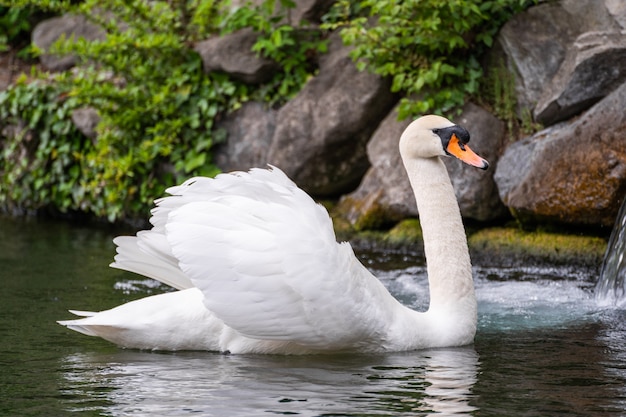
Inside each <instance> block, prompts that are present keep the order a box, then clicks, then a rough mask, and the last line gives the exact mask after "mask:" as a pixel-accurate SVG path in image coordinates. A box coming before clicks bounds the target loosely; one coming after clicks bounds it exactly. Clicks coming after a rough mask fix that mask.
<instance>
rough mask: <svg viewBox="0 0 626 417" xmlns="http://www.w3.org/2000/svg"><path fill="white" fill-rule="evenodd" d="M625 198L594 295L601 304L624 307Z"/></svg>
mask: <svg viewBox="0 0 626 417" xmlns="http://www.w3.org/2000/svg"><path fill="white" fill-rule="evenodd" d="M625 255H626V199H624V202H623V203H622V207H621V208H620V210H619V214H618V215H617V219H616V220H615V226H613V231H612V232H611V237H610V238H609V245H608V247H607V249H606V253H605V254H604V261H603V262H602V270H601V272H600V279H599V280H598V283H597V284H596V289H595V297H596V301H597V302H598V304H599V305H601V306H606V307H608V306H615V307H618V308H626V260H625V259H624V257H625Z"/></svg>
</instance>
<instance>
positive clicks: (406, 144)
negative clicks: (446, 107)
mask: <svg viewBox="0 0 626 417" xmlns="http://www.w3.org/2000/svg"><path fill="white" fill-rule="evenodd" d="M469 140H470V135H469V133H468V131H467V130H465V129H464V128H462V127H461V126H459V125H455V124H454V123H452V122H451V121H450V120H448V119H446V118H445V117H441V116H435V115H428V116H422V117H420V118H419V119H416V120H414V121H413V122H412V123H411V124H410V125H409V126H407V128H406V129H405V130H404V132H403V133H402V136H401V137H400V154H401V155H402V158H404V159H406V158H409V159H410V158H433V157H436V156H446V155H452V156H455V157H457V158H459V159H460V160H461V161H463V162H465V163H466V164H469V165H472V166H475V167H478V168H481V169H487V168H489V163H488V162H487V161H486V160H484V159H483V158H481V157H480V156H478V155H476V153H474V151H472V150H471V149H470V148H469V146H467V142H469Z"/></svg>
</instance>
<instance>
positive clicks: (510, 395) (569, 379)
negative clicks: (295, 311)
mask: <svg viewBox="0 0 626 417" xmlns="http://www.w3.org/2000/svg"><path fill="white" fill-rule="evenodd" d="M115 234H116V233H115V232H113V231H110V230H108V229H102V228H100V229H98V228H93V227H91V228H90V227H80V226H71V225H68V224H65V223H59V222H45V221H40V220H34V219H30V220H7V219H2V218H0V282H1V283H2V291H0V319H1V320H0V416H64V415H81V416H100V415H102V416H130V415H132V416H151V417H153V416H188V415H197V416H220V417H221V416H268V415H298V416H430V415H442V416H456V415H471V416H556V415H566V416H624V415H626V312H625V311H623V310H616V309H613V310H611V309H608V310H602V309H600V308H599V307H597V306H596V304H595V302H594V299H593V295H592V289H593V286H594V283H595V280H596V278H597V277H595V276H590V275H592V274H589V273H588V272H580V271H576V270H575V269H574V268H566V267H553V268H547V267H543V268H532V267H529V268H524V269H520V268H517V269H507V268H502V267H494V266H487V265H478V266H476V268H475V272H476V274H475V277H476V288H477V295H478V298H479V330H478V334H477V337H476V342H475V344H474V345H473V346H468V347H464V348H455V349H432V350H425V351H416V352H408V353H401V354H386V355H337V356H300V357H297V356H296V357H283V356H258V355H222V354H219V353H210V352H178V353H155V352H143V351H134V350H123V349H119V348H117V347H115V346H113V345H111V344H109V343H108V342H105V341H103V340H99V339H96V338H90V337H87V336H84V335H81V334H78V333H75V332H71V331H69V330H67V329H65V328H63V327H61V326H59V325H57V324H56V323H55V320H58V319H67V318H70V317H71V315H70V314H69V313H67V311H66V310H67V309H70V308H73V309H86V310H98V309H106V308H110V307H113V306H115V305H118V304H120V303H122V302H125V301H129V300H132V299H136V298H140V297H143V296H145V295H148V294H153V293H158V292H161V291H164V290H165V288H163V287H161V286H159V285H155V284H154V283H153V281H150V280H144V279H142V278H141V277H138V276H135V275H133V274H130V273H125V272H122V271H118V270H114V269H111V268H108V266H107V265H108V264H109V263H110V262H111V260H112V257H113V255H114V253H115V248H114V245H113V243H112V242H111V239H112V238H113V237H114V236H115ZM363 259H364V261H365V263H366V264H367V265H368V266H369V267H370V268H371V269H372V270H373V271H375V273H376V274H377V275H378V276H379V277H380V278H381V280H382V281H383V282H384V283H385V285H387V287H388V288H389V289H390V290H391V291H392V293H393V294H394V295H396V296H397V297H398V298H400V299H401V300H402V301H403V302H404V303H406V304H409V305H411V306H413V307H415V308H423V306H424V305H425V304H426V303H427V294H428V293H427V288H426V275H425V270H424V267H423V265H419V263H421V261H420V260H419V259H417V260H416V259H410V258H398V257H394V256H391V255H371V254H370V255H365V254H364V255H363ZM416 262H417V266H416Z"/></svg>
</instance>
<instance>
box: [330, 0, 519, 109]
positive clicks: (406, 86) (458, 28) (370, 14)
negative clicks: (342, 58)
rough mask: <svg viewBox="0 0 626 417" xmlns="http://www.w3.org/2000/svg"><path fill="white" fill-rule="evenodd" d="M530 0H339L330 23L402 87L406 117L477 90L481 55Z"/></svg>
mask: <svg viewBox="0 0 626 417" xmlns="http://www.w3.org/2000/svg"><path fill="white" fill-rule="evenodd" d="M530 4H531V1H527V0H492V1H484V0H451V1H440V0H408V1H406V0H382V1H381V0H360V1H357V2H350V1H349V0H340V1H338V2H337V3H336V4H335V8H334V10H333V11H332V12H331V13H330V15H329V16H330V19H329V21H328V22H327V23H326V27H327V28H331V29H332V28H341V35H342V38H343V40H344V42H345V43H347V44H350V45H353V46H354V50H353V51H352V57H353V58H354V59H355V60H357V65H358V66H359V67H360V68H361V69H365V68H367V69H369V70H371V71H373V72H375V73H377V74H380V75H383V76H388V77H390V78H391V79H392V91H394V92H403V93H404V95H405V98H403V99H402V102H401V106H400V109H399V116H400V118H405V117H407V116H412V115H417V114H422V113H425V112H440V113H447V112H450V111H451V110H453V109H454V108H455V107H458V106H460V105H462V104H463V102H464V100H465V98H466V97H467V96H470V95H474V94H476V93H477V92H478V85H479V82H478V81H479V79H480V77H481V76H482V69H481V66H480V64H479V58H480V56H481V54H482V53H483V52H484V51H485V49H486V48H488V47H490V46H491V45H492V43H493V38H494V36H495V34H496V32H497V30H498V29H499V28H500V26H501V25H502V24H503V23H504V22H505V21H506V20H507V19H508V18H510V16H511V15H513V14H514V13H516V12H519V11H521V10H523V9H524V8H525V7H527V6H528V5H530Z"/></svg>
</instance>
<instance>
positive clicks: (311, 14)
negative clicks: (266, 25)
mask: <svg viewBox="0 0 626 417" xmlns="http://www.w3.org/2000/svg"><path fill="white" fill-rule="evenodd" d="M263 2H264V0H233V1H232V6H233V7H242V6H244V5H246V4H247V3H251V4H252V5H253V6H256V7H259V6H261V5H262V4H263ZM281 3H282V2H276V3H275V9H274V15H275V16H285V17H286V19H287V21H288V23H289V24H290V25H292V26H298V25H299V24H300V23H301V22H302V21H306V22H310V23H318V22H319V21H320V19H321V18H322V16H323V15H324V14H325V13H326V12H327V11H328V9H330V6H332V4H333V3H334V0H297V1H295V2H294V5H295V7H293V8H286V7H283V6H282V4H281Z"/></svg>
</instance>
